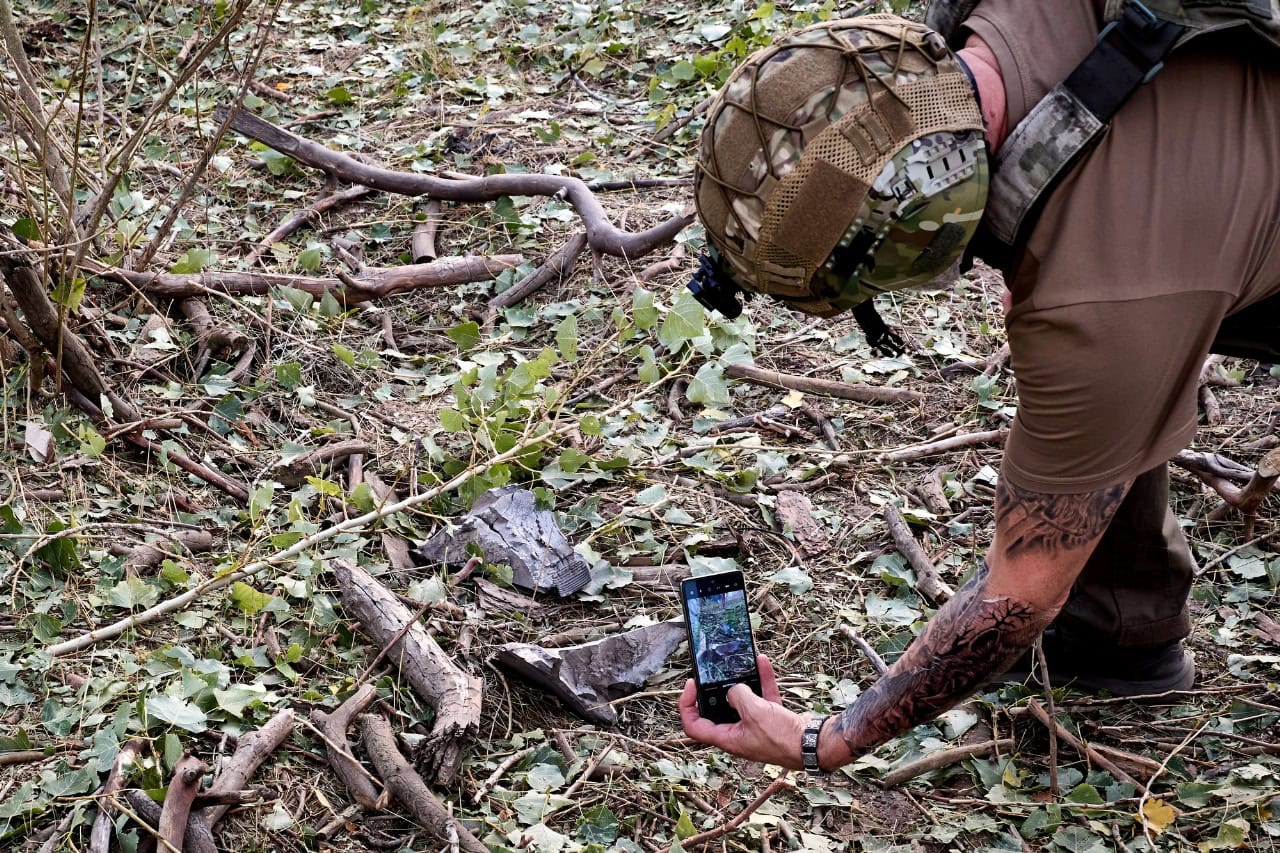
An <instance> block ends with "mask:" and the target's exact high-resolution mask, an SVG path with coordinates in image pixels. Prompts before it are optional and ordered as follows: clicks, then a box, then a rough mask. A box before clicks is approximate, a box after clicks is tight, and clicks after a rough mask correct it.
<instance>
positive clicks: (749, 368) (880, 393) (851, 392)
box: [724, 364, 924, 403]
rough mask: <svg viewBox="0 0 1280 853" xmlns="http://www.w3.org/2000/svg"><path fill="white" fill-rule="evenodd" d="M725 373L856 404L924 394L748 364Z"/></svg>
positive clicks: (916, 397)
mask: <svg viewBox="0 0 1280 853" xmlns="http://www.w3.org/2000/svg"><path fill="white" fill-rule="evenodd" d="M724 372H725V375H726V376H732V377H733V378H735V379H742V380H745V381H747V382H752V383H755V384H756V385H767V386H769V387H770V388H785V389H786V390H788V391H803V392H805V393H806V394H819V395H821V396H824V397H837V398H839V399H841V400H856V401H858V402H860V403H920V402H923V401H924V395H923V394H921V393H920V392H919V391H908V390H905V389H899V388H884V387H881V386H878V385H852V384H850V383H848V382H836V381H834V380H831V379H814V378H813V377H810V376H793V375H791V374H788V373H779V372H778V371H776V370H766V369H764V368H763V367H755V366H753V365H749V364H731V365H729V366H728V367H726V368H725V371H724Z"/></svg>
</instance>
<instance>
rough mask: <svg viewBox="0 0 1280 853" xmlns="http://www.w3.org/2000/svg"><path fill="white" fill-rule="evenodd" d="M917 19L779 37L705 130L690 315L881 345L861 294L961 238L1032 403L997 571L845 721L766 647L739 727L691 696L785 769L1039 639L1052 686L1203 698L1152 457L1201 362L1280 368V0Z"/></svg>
mask: <svg viewBox="0 0 1280 853" xmlns="http://www.w3.org/2000/svg"><path fill="white" fill-rule="evenodd" d="M1206 10H1207V11H1206ZM927 20H928V21H929V22H930V23H933V24H935V25H936V26H937V27H938V28H939V29H941V30H943V31H944V32H945V39H944V37H943V36H940V35H939V34H938V33H937V32H934V31H932V30H930V29H928V28H926V27H924V26H921V25H919V24H914V23H910V22H907V21H904V20H902V19H899V18H895V17H893V16H888V15H873V16H867V17H864V18H855V19H851V20H848V21H838V22H827V23H824V24H819V25H815V26H814V27H811V28H807V29H805V30H802V31H800V32H798V33H795V34H793V35H791V36H789V37H787V38H784V39H782V40H781V41H780V42H778V43H777V44H775V45H773V46H772V47H770V48H768V49H766V50H765V51H762V52H761V53H759V54H757V55H756V56H754V57H752V58H751V59H749V60H748V61H747V62H746V63H745V65H744V66H743V67H742V68H740V69H739V70H738V71H737V72H735V74H734V75H733V76H732V77H731V78H730V80H729V81H728V83H727V84H726V85H725V88H724V90H723V91H722V93H721V95H720V96H719V98H718V100H717V102H716V103H715V104H714V105H713V107H712V109H711V111H710V112H709V114H708V120H707V125H706V129H705V130H704V132H703V137H702V147H701V152H700V157H699V169H698V178H697V182H696V187H695V193H696V199H697V204H698V211H699V217H700V218H701V220H702V222H703V224H704V225H705V227H706V232H707V237H708V243H709V246H710V255H709V256H708V257H707V258H705V259H704V261H703V264H702V269H701V270H700V272H699V274H698V275H697V276H696V277H695V280H694V282H693V283H691V285H690V287H691V289H693V290H694V292H695V294H697V295H698V296H699V298H700V299H702V300H703V301H704V303H705V304H708V305H710V306H712V307H716V308H718V309H720V310H721V311H724V312H725V313H728V314H733V313H734V312H735V311H737V310H740V309H739V308H738V306H737V303H736V299H735V298H734V293H735V292H736V291H738V290H745V291H748V292H756V293H764V294H768V295H770V296H773V297H775V298H779V299H782V300H783V301H785V302H787V303H788V304H789V305H791V306H793V307H795V308H797V309H799V310H801V311H805V312H808V313H812V314H817V315H820V316H831V315H833V314H836V313H839V312H841V311H844V310H848V309H852V310H853V311H854V314H855V317H857V319H858V320H859V323H860V325H862V327H863V329H864V330H865V331H866V332H867V334H868V339H869V341H870V342H871V343H872V345H873V346H878V347H892V346H893V345H894V344H895V343H896V341H895V338H894V336H893V335H892V333H891V332H890V331H889V330H888V329H887V327H885V326H884V324H883V323H881V322H880V321H879V319H878V317H876V315H875V312H874V309H873V308H871V307H870V306H871V304H872V303H871V299H872V298H873V297H874V296H875V295H876V294H878V293H883V292H886V291H891V290H898V289H901V288H905V287H909V286H912V285H918V284H923V283H925V282H927V281H929V280H931V279H933V278H935V277H936V276H937V275H938V274H939V273H941V272H943V271H944V270H946V269H947V268H948V267H949V266H951V265H952V263H953V262H955V261H956V260H957V259H959V258H960V257H961V255H962V253H964V251H965V248H966V246H968V247H969V249H970V252H971V253H972V252H974V251H976V252H977V253H978V254H979V255H980V256H982V257H984V258H986V259H988V260H990V261H992V262H994V263H995V264H997V265H998V266H999V267H1000V268H1001V269H1002V270H1003V272H1004V273H1005V281H1006V283H1007V286H1008V288H1009V294H1008V296H1009V298H1008V300H1007V302H1006V309H1007V310H1006V323H1007V327H1008V336H1009V342H1010V347H1011V351H1012V365H1013V368H1014V370H1015V372H1016V374H1017V377H1018V394H1019V405H1018V414H1017V417H1016V419H1015V421H1014V424H1013V427H1012V430H1011V432H1010V435H1009V438H1008V443H1007V445H1006V448H1005V455H1004V459H1003V462H1002V465H1001V471H1000V478H999V484H998V487H997V491H996V498H995V536H994V539H993V542H992V544H991V547H990V549H989V551H988V552H987V557H986V560H985V561H984V563H983V565H981V566H979V567H977V569H976V570H975V571H974V573H973V574H972V576H971V577H970V579H969V580H968V582H967V583H965V585H964V586H963V587H962V588H961V589H960V590H959V591H958V592H957V593H956V595H955V597H954V598H953V599H952V600H951V601H950V602H948V603H947V604H946V605H945V606H943V607H942V608H941V609H939V610H938V612H937V614H936V615H935V616H934V618H933V619H932V620H930V622H929V624H928V625H927V626H926V628H925V630H924V632H923V633H922V634H921V635H920V637H918V638H917V639H916V640H915V642H914V643H912V645H911V646H910V647H909V648H908V649H907V651H906V652H905V653H904V654H903V655H902V657H901V658H900V659H899V660H898V661H897V662H895V664H894V665H893V666H892V667H891V668H890V670H889V672H888V674H886V675H885V676H884V677H883V678H881V679H880V681H879V682H877V683H876V684H875V685H874V686H873V687H872V688H871V689H869V690H868V691H866V692H865V693H863V694H862V696H861V697H859V699H858V700H857V701H856V702H855V703H854V704H853V705H851V706H850V707H849V708H847V709H846V710H845V711H844V712H843V713H841V714H839V715H838V716H835V717H831V718H826V717H819V716H815V715H800V714H795V713H792V712H791V711H789V710H787V709H785V708H784V707H783V706H782V705H781V703H780V700H779V696H778V689H777V684H776V680H775V678H774V673H773V669H772V667H771V666H770V664H769V661H768V660H767V658H765V657H763V656H761V657H760V659H759V664H760V669H761V682H762V688H763V694H764V695H763V697H759V696H756V695H755V694H753V693H752V692H751V691H750V690H749V689H748V688H747V687H745V686H742V685H739V686H735V687H734V688H733V689H732V691H731V692H730V693H729V701H730V703H731V704H732V705H733V706H734V707H735V708H736V709H737V711H738V713H739V714H740V716H741V717H742V722H740V723H736V724H733V725H716V724H713V723H711V722H710V721H709V720H706V719H704V718H702V717H700V716H699V714H698V711H697V705H696V701H695V692H694V688H693V683H692V681H691V682H689V684H688V685H687V686H686V689H685V691H684V694H683V695H682V697H681V699H680V712H681V717H682V721H683V723H684V728H685V731H686V733H687V734H688V735H689V736H690V737H692V738H694V739H696V740H698V741H701V742H704V743H710V744H714V745H716V746H719V747H721V748H723V749H725V750H727V751H729V752H732V753H734V754H737V755H741V756H745V757H748V758H751V759H755V760H760V761H768V762H770V763H773V764H778V765H781V766H784V767H790V768H796V769H798V768H801V767H805V768H806V769H810V770H814V769H818V768H819V767H820V768H821V769H823V770H830V769H832V768H834V767H836V766H839V765H841V764H844V763H846V762H849V761H852V760H854V759H855V758H857V757H858V756H860V755H862V754H864V753H866V752H868V751H869V750H871V749H872V748H874V747H875V746H877V745H878V744H881V743H883V742H884V741H886V740H888V739H889V738H892V737H894V736H896V735H898V734H900V733H902V732H903V731H905V730H906V729H908V728H910V727H911V726H913V725H916V724H918V723H921V722H924V721H926V720H928V719H931V718H932V717H934V716H936V715H937V714H939V713H941V712H942V711H945V710H946V709H948V708H950V707H952V706H953V705H955V704H957V703H958V702H960V701H962V700H964V699H965V698H966V697H968V696H969V695H971V694H972V693H973V692H974V691H975V690H977V689H978V688H979V687H981V686H982V685H983V684H985V683H987V682H989V681H990V680H991V679H992V678H994V677H996V676H998V675H999V674H1000V673H1002V672H1005V671H1006V670H1009V669H1010V667H1011V666H1013V667H1014V671H1013V672H1012V673H1011V674H1010V676H1009V677H1019V678H1022V677H1025V675H1026V672H1025V668H1026V666H1025V661H1026V660H1027V658H1026V654H1027V652H1028V649H1029V648H1030V646H1031V645H1032V644H1033V642H1034V641H1035V639H1036V638H1037V637H1039V636H1041V634H1042V633H1044V637H1045V639H1044V648H1045V651H1046V657H1047V659H1048V663H1049V669H1050V673H1051V680H1052V681H1053V683H1054V684H1058V685H1061V684H1066V683H1072V684H1073V685H1075V686H1076V687H1078V688H1081V689H1085V690H1091V691H1102V690H1106V691H1109V692H1111V693H1112V694H1115V695H1121V696H1132V695H1141V694H1151V693H1158V692H1161V691H1168V690H1185V689H1188V688H1189V687H1191V685H1192V683H1193V679H1194V677H1195V668H1194V665H1193V661H1192V658H1191V656H1190V654H1189V653H1188V652H1187V650H1186V649H1184V647H1183V642H1182V641H1183V639H1184V638H1185V637H1186V636H1187V634H1188V633H1189V632H1190V627H1191V623H1190V618H1189V615H1188V611H1187V594H1188V592H1189V590H1190V587H1191V581H1192V577H1193V571H1194V560H1193V557H1192V555H1191V552H1190V549H1189V548H1188V545H1187V542H1186V539H1185V538H1184V537H1183V535H1182V533H1181V530H1180V528H1179V526H1178V522H1177V519H1176V518H1175V517H1174V515H1173V513H1172V512H1171V511H1170V509H1169V507H1168V474H1167V470H1166V462H1167V460H1168V459H1170V458H1171V457H1172V456H1173V455H1174V454H1176V453H1177V451H1178V450H1180V449H1181V448H1183V447H1184V446H1185V445H1186V444H1187V443H1188V442H1189V441H1190V440H1191V439H1192V438H1193V436H1194V434H1195V429H1196V420H1197V412H1196V389H1197V385H1198V377H1199V371H1200V367H1201V365H1202V364H1203V362H1204V359H1205V357H1206V355H1207V354H1208V353H1209V352H1210V351H1218V352H1225V353H1227V354H1231V355H1247V356H1253V357H1258V358H1263V359H1264V360H1268V361H1276V360H1280V359H1277V358H1276V357H1275V353H1276V352H1277V349H1278V348H1280V62H1277V57H1278V56H1280V52H1277V51H1276V50H1275V49H1274V47H1275V45H1276V44H1277V43H1280V5H1277V0H1270V5H1268V0H1237V1H1236V2H1219V3H1214V4H1202V3H1194V4H1193V3H1190V2H1186V3H1185V8H1184V3H1183V2H1179V0H1147V3H1146V5H1143V4H1142V3H1138V2H1135V0H1127V2H1117V0H1107V1H1106V2H1105V3H1104V2H1103V0H1063V2H1059V3H1032V2H1018V0H981V2H977V0H971V1H970V2H963V0H960V1H959V2H956V0H953V2H937V0H935V2H934V3H933V5H932V7H931V8H930V11H929V17H928V18H927ZM957 48H958V50H956V49H957ZM1157 72H1158V73H1157ZM1148 81H1149V82H1148ZM1020 657H1021V658H1022V660H1023V663H1022V664H1018V663H1017V662H1018V661H1019V658H1020Z"/></svg>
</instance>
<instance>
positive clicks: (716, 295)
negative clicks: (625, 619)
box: [688, 251, 742, 320]
mask: <svg viewBox="0 0 1280 853" xmlns="http://www.w3.org/2000/svg"><path fill="white" fill-rule="evenodd" d="M688 288H689V292H690V293H692V294H693V298H694V299H696V300H698V302H699V304H701V305H702V307H703V308H706V309H707V310H708V311H719V312H720V313H721V314H723V315H724V316H725V317H727V318H728V319H730V320H733V319H736V318H737V317H739V316H741V315H742V304H741V303H740V302H738V294H739V293H741V292H742V288H740V287H738V285H736V284H734V283H733V280H732V279H731V278H730V277H729V271H728V270H726V269H725V268H724V264H723V263H722V262H721V260H720V256H719V255H717V254H715V252H714V251H712V252H710V253H708V254H704V255H700V256H699V257H698V270H697V272H695V273H694V274H693V278H691V279H690V280H689V284H688Z"/></svg>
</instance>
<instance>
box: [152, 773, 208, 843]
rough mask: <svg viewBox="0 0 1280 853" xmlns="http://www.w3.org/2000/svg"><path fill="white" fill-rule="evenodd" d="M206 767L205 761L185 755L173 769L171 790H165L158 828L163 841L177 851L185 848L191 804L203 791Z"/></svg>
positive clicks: (170, 783) (170, 782) (170, 781)
mask: <svg viewBox="0 0 1280 853" xmlns="http://www.w3.org/2000/svg"><path fill="white" fill-rule="evenodd" d="M204 770H205V767H204V762H202V761H201V760H200V759H199V758H196V757H195V756H194V755H184V756H183V757H182V759H181V760H180V761H178V764H177V766H176V767H174V768H173V778H172V779H170V780H169V789H168V790H167V791H166V792H165V795H164V804H163V806H162V807H161V809H160V827H159V829H160V840H161V841H163V842H164V843H166V844H168V845H169V846H171V847H173V848H174V849H175V850H181V849H183V847H182V842H183V839H184V838H185V836H186V834H187V816H188V815H190V814H191V803H192V801H194V800H195V798H196V792H197V791H199V790H200V779H201V777H202V776H204Z"/></svg>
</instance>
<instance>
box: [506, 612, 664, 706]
mask: <svg viewBox="0 0 1280 853" xmlns="http://www.w3.org/2000/svg"><path fill="white" fill-rule="evenodd" d="M684 639H685V631H684V622H683V621H680V620H675V621H671V622H659V623H658V624H656V625H646V626H645V627H643V628H636V629H634V630H632V631H626V632H624V633H621V634H610V635H609V636H607V637H603V638H601V639H599V640H592V641H591V642H589V643H583V644H581V645H578V646H565V647H563V648H558V649H546V648H543V647H542V646H535V645H531V644H528V643H507V644H506V645H505V646H503V647H502V648H500V649H499V650H498V651H497V653H496V654H495V655H494V656H493V659H494V661H495V662H496V663H497V664H499V665H500V666H502V667H504V668H506V669H507V670H509V671H511V672H513V673H515V674H516V675H519V676H520V677H522V678H524V679H525V680H527V681H529V682H531V683H533V684H535V685H537V686H539V687H542V688H543V689H545V690H549V691H551V692H553V693H555V694H556V695H557V696H559V697H560V699H561V701H563V702H564V704H565V706H566V707H567V708H568V709H569V710H570V711H572V712H574V713H575V714H577V715H578V716H580V717H582V718H583V719H585V720H588V721H590V722H593V723H597V724H599V725H606V726H607V725H612V724H613V723H614V722H616V721H617V719H618V715H617V712H615V711H614V710H613V707H612V706H611V705H610V704H609V703H610V702H612V701H613V700H615V699H621V698H622V697H623V696H630V695H631V694H632V693H635V692H637V691H638V690H640V689H641V688H643V687H644V685H645V681H647V680H648V678H649V676H651V675H653V674H654V673H655V672H657V671H658V670H660V669H662V667H663V665H664V664H665V663H666V661H667V658H669V657H670V656H671V653H672V652H674V651H675V650H676V647H677V646H679V645H680V643H681V641H683V640H684Z"/></svg>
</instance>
